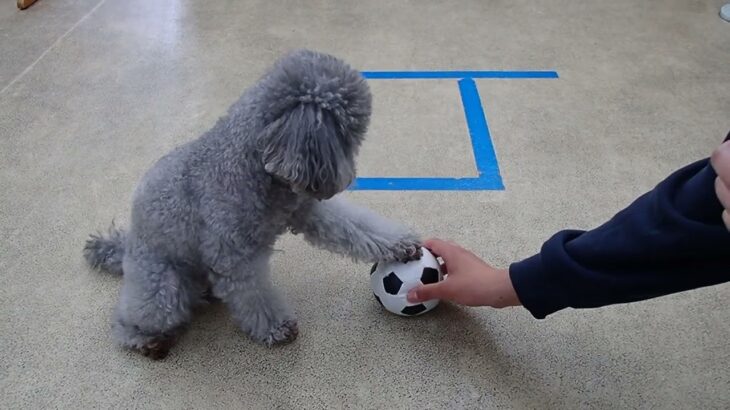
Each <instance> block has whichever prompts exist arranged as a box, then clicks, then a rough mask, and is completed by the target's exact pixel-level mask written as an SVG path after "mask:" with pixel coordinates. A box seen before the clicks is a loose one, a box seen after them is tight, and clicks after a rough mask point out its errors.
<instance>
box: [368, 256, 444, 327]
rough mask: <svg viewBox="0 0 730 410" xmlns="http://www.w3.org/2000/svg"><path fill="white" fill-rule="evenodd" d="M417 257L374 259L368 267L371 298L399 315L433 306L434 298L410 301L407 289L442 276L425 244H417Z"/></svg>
mask: <svg viewBox="0 0 730 410" xmlns="http://www.w3.org/2000/svg"><path fill="white" fill-rule="evenodd" d="M421 250H422V251H423V256H422V257H421V259H420V260H417V261H411V262H406V263H400V262H392V263H376V264H375V265H373V268H372V269H371V270H370V286H371V287H372V288H373V294H375V299H377V300H378V302H380V304H381V305H383V307H384V308H385V309H386V310H388V311H389V312H392V313H395V314H396V315H401V316H417V315H421V314H423V313H426V312H428V311H429V310H431V309H433V308H435V307H436V306H437V305H438V304H439V301H438V299H433V300H427V301H425V302H423V303H415V304H410V303H408V300H407V298H406V297H407V295H408V291H409V290H411V289H413V288H414V287H416V286H418V285H420V284H424V285H426V284H429V283H436V282H438V281H441V280H443V279H444V275H443V273H442V272H441V265H440V264H439V262H438V260H436V257H435V256H433V254H432V253H431V252H429V251H428V250H427V249H426V248H421Z"/></svg>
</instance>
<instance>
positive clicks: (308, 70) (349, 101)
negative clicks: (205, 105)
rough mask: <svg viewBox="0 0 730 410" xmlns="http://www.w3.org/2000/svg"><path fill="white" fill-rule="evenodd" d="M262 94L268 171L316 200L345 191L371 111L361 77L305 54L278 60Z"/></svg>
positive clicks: (321, 57)
mask: <svg viewBox="0 0 730 410" xmlns="http://www.w3.org/2000/svg"><path fill="white" fill-rule="evenodd" d="M258 91H259V99H258V101H259V104H258V109H260V110H261V113H262V116H263V118H264V126H263V131H262V135H261V137H260V139H259V146H260V148H261V153H262V159H263V162H264V167H265V170H266V172H268V173H269V174H270V175H271V176H272V177H273V178H275V179H277V180H279V181H281V182H283V183H285V184H288V185H289V186H290V188H291V189H292V190H293V191H294V192H296V193H300V194H306V195H310V196H312V197H315V198H317V199H328V198H331V197H332V196H334V195H335V194H337V193H339V192H341V191H344V190H345V189H347V187H348V186H349V185H350V184H351V183H352V181H353V180H354V178H355V157H356V155H357V152H358V149H359V147H360V144H361V142H362V140H363V138H364V136H365V132H366V130H367V127H368V123H369V120H370V112H371V96H370V90H369V89H368V86H367V84H366V82H365V80H364V79H363V77H362V76H361V75H360V73H358V72H357V71H355V70H353V69H352V68H350V67H349V66H348V65H347V64H345V63H344V62H342V61H341V60H338V59H336V58H335V57H332V56H329V55H326V54H320V53H316V52H312V51H306V50H302V51H297V52H294V53H291V54H289V55H287V56H285V57H284V58H282V59H281V60H279V62H278V63H277V64H276V65H275V66H274V67H273V69H272V70H271V71H270V72H269V73H268V74H267V75H266V76H265V77H264V78H263V79H262V81H261V83H260V86H259V87H258Z"/></svg>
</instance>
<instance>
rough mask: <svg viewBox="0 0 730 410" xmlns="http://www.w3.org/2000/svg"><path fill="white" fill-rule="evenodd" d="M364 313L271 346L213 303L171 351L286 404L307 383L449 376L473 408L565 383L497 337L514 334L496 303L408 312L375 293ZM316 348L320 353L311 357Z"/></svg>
mask: <svg viewBox="0 0 730 410" xmlns="http://www.w3.org/2000/svg"><path fill="white" fill-rule="evenodd" d="M358 305H359V304H358ZM320 313H321V312H320ZM361 313H362V316H361V317H359V318H355V319H354V320H350V321H347V322H346V323H341V322H342V321H341V320H340V318H337V317H331V318H329V319H324V320H323V319H321V315H320V318H319V319H317V318H315V319H313V320H314V321H315V322H314V323H312V322H308V321H307V319H304V321H301V320H300V325H303V329H302V330H303V334H302V336H301V337H300V339H299V340H297V341H296V342H294V343H293V344H291V345H287V346H282V347H276V348H271V349H269V348H265V347H262V346H259V345H256V344H255V343H253V342H251V341H250V340H248V339H247V338H246V336H245V335H243V334H242V333H241V332H240V331H239V330H238V329H237V328H236V327H235V326H234V325H233V323H232V322H231V321H230V318H229V316H228V314H227V311H226V309H225V306H223V305H222V304H220V303H212V304H211V305H209V306H207V307H205V308H204V310H203V311H202V312H199V313H198V314H197V317H196V319H195V320H194V321H193V324H192V326H191V329H190V330H189V331H188V332H187V334H186V335H185V337H184V340H181V343H180V344H179V345H178V346H176V348H175V351H174V352H173V354H171V356H172V357H171V358H172V359H173V360H175V356H177V357H178V358H180V359H181V360H184V361H186V362H188V361H190V360H192V361H194V362H201V363H204V364H205V367H206V368H207V369H208V370H207V371H208V372H212V373H216V374H217V376H216V378H217V379H221V378H222V379H225V378H228V377H233V375H235V378H236V380H237V383H251V381H252V380H253V381H254V384H256V383H259V384H262V385H266V386H267V387H276V388H277V391H278V392H279V393H278V395H277V397H274V398H272V400H273V401H275V402H277V403H279V404H281V405H283V406H285V407H286V406H288V405H291V403H293V402H296V401H297V397H299V399H301V397H300V395H301V394H302V393H301V391H303V390H307V389H309V390H311V389H320V388H321V389H325V390H326V389H329V388H332V386H333V385H335V386H338V389H339V390H341V391H342V392H344V393H343V394H348V391H349V393H350V394H360V395H362V394H363V391H365V392H366V393H365V396H368V395H374V394H381V395H383V394H384V395H385V396H386V397H387V396H388V392H383V391H382V390H381V389H382V386H396V387H397V388H398V389H400V390H409V389H413V390H417V388H420V385H421V384H422V383H444V382H448V383H449V384H450V385H452V387H449V388H448V389H446V390H445V394H453V395H455V396H456V395H459V396H461V397H460V398H459V400H460V401H461V403H462V404H464V405H467V407H471V406H477V407H483V406H488V405H490V403H491V404H493V401H494V400H496V401H497V402H502V403H510V405H511V406H514V407H517V408H535V407H541V406H543V405H544V404H545V403H550V402H552V403H555V402H560V401H561V399H560V398H559V397H557V396H558V395H559V392H554V391H550V388H549V386H541V385H537V383H538V382H535V381H534V378H531V377H529V373H530V369H529V364H526V363H520V362H519V360H518V359H517V358H515V357H512V356H510V353H509V351H508V350H509V349H505V348H504V346H503V345H500V343H508V342H507V341H504V340H497V339H496V338H495V337H493V336H492V333H490V330H489V328H490V326H491V325H497V326H498V323H497V322H496V321H497V320H498V317H499V315H500V313H499V312H497V311H490V310H486V309H485V310H482V311H475V310H472V309H470V308H461V307H456V306H453V305H451V304H447V303H442V304H441V305H440V306H438V307H437V308H436V309H435V310H434V311H432V312H429V313H427V314H425V315H423V316H420V317H416V318H402V317H399V316H396V315H392V314H389V313H386V312H384V311H383V310H382V309H381V308H380V306H379V305H377V303H376V302H373V303H372V305H371V306H369V307H368V308H366V309H364V310H363V311H362V312H361ZM306 317H308V316H305V318H306ZM310 319H312V318H311V317H310ZM338 323H341V327H337V326H336V324H338ZM321 326H328V327H333V328H332V329H331V330H330V329H322V328H321ZM328 331H329V332H328ZM328 333H329V334H328ZM502 339H504V338H502ZM313 356H321V357H320V359H318V360H317V361H316V362H314V363H313V362H312V357H313ZM343 358H344V359H345V360H342V359H343ZM343 375H345V377H344V378H343ZM306 379H308V381H307V380H306ZM346 379H347V380H346ZM530 379H532V382H530V381H529V380H530ZM204 382H205V381H204ZM527 383H533V384H534V385H529V386H528V385H526V384H527ZM357 390H359V392H357ZM391 393H392V394H394V393H393V392H391ZM320 394H323V395H325V396H326V394H325V393H322V392H321V391H320ZM295 396H296V397H295ZM464 396H466V399H465V398H464ZM444 399H445V400H446V399H448V398H444ZM361 401H362V400H361ZM543 407H544V406H543Z"/></svg>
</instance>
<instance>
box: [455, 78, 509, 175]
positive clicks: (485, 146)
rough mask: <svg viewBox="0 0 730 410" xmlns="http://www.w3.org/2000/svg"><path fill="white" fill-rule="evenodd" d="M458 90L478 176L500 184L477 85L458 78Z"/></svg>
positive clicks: (467, 79) (495, 156)
mask: <svg viewBox="0 0 730 410" xmlns="http://www.w3.org/2000/svg"><path fill="white" fill-rule="evenodd" d="M459 91H460V92H461V102H462V104H463V105H464V115H465V116H466V124H467V126H468V128H469V136H470V137H471V146H472V149H473V150H474V161H475V162H476V166H477V171H478V172H479V177H480V178H486V177H488V178H493V179H496V180H498V181H499V184H500V185H501V184H502V177H501V175H500V174H499V165H498V164H497V155H496V154H495V152H494V146H493V145H492V138H491V135H489V127H488V126H487V117H486V116H485V115H484V109H483V108H482V101H481V99H480V98H479V91H478V90H477V85H476V83H475V82H474V80H472V79H471V78H465V79H463V80H459Z"/></svg>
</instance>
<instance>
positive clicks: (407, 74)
mask: <svg viewBox="0 0 730 410" xmlns="http://www.w3.org/2000/svg"><path fill="white" fill-rule="evenodd" d="M361 74H362V75H363V77H365V78H368V79H373V80H376V79H377V80H402V79H414V80H439V79H449V78H455V79H462V78H503V79H509V78H517V79H529V78H535V79H539V78H558V73H557V72H555V71H363V72H362V73H361Z"/></svg>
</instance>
